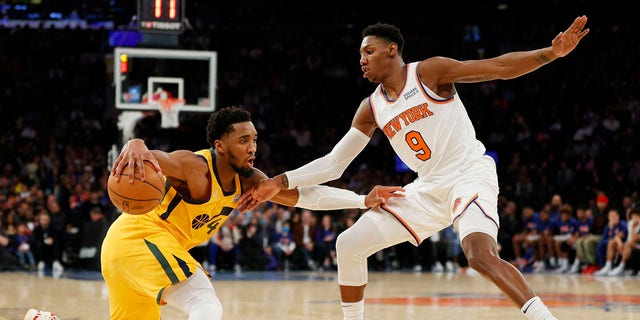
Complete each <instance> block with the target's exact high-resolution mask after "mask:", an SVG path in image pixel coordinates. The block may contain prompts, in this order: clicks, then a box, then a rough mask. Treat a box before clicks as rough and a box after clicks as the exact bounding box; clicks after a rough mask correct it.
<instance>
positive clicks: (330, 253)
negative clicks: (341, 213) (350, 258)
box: [316, 213, 337, 270]
mask: <svg viewBox="0 0 640 320" xmlns="http://www.w3.org/2000/svg"><path fill="white" fill-rule="evenodd" d="M336 237H337V233H336V228H335V226H334V224H333V216H332V215H331V214H329V213H325V214H323V215H322V219H321V220H320V224H319V225H318V227H317V229H316V246H317V247H318V251H319V252H320V254H319V255H318V257H319V260H318V262H319V265H320V267H321V268H322V269H323V270H329V269H334V268H335V267H336Z"/></svg>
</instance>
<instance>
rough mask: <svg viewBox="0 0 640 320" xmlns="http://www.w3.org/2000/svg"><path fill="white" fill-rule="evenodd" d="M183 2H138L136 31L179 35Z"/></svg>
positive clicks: (173, 0) (152, 0)
mask: <svg viewBox="0 0 640 320" xmlns="http://www.w3.org/2000/svg"><path fill="white" fill-rule="evenodd" d="M183 20H184V0H138V29H139V30H141V31H155V32H167V33H180V32H182V29H183Z"/></svg>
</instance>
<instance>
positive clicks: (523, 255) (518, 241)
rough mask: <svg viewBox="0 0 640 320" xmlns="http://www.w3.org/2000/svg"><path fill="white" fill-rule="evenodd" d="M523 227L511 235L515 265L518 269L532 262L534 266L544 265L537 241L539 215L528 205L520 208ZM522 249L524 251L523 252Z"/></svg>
mask: <svg viewBox="0 0 640 320" xmlns="http://www.w3.org/2000/svg"><path fill="white" fill-rule="evenodd" d="M522 221H523V229H522V231H521V232H519V233H518V234H516V235H515V236H514V237H513V251H514V253H515V256H516V265H517V267H518V269H520V271H524V269H525V267H526V266H528V265H529V264H530V263H532V262H533V263H534V264H535V266H534V268H537V269H540V268H542V266H544V263H543V259H544V257H543V256H541V254H540V250H539V245H538V242H539V240H540V233H539V231H538V230H539V226H540V215H539V214H538V213H537V212H535V210H533V208H532V207H530V206H525V207H524V208H522ZM523 250H524V252H523Z"/></svg>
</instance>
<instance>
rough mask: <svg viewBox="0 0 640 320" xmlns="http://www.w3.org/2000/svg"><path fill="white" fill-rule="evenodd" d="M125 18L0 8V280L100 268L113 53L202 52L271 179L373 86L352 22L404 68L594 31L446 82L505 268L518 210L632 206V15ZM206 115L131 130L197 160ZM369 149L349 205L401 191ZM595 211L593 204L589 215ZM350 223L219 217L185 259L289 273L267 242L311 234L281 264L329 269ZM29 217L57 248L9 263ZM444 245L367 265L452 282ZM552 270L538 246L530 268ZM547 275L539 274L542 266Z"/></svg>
mask: <svg viewBox="0 0 640 320" xmlns="http://www.w3.org/2000/svg"><path fill="white" fill-rule="evenodd" d="M167 1H169V0H167ZM163 3H164V2H163ZM139 4H140V5H142V4H145V5H149V4H152V2H151V1H149V2H147V1H139V2H138V3H136V1H124V0H96V1H79V0H78V1H69V0H30V1H25V0H22V1H20V0H14V1H0V75H1V76H0V118H1V120H0V143H1V148H0V205H1V206H2V213H1V214H2V216H1V218H2V219H1V221H2V224H1V225H0V227H1V228H0V237H3V238H5V239H7V241H0V244H2V243H6V245H2V247H3V248H4V249H3V250H4V251H5V252H6V255H4V256H3V257H4V258H3V259H4V260H0V261H5V262H3V263H2V264H0V265H1V268H3V269H23V268H24V269H34V270H35V269H39V266H38V265H41V264H40V263H39V262H41V261H43V262H47V264H46V266H45V267H46V268H48V265H49V263H52V262H56V261H57V262H58V268H61V267H63V268H72V269H73V268H79V269H94V270H97V268H99V263H98V261H97V259H98V257H99V247H100V243H101V239H102V237H103V236H104V232H105V231H106V228H107V227H108V225H109V224H110V223H111V222H112V221H113V220H114V219H115V218H116V217H117V216H118V215H119V214H120V213H119V212H117V211H116V210H115V209H114V208H113V206H112V205H111V204H110V202H109V200H108V196H107V194H106V191H105V186H106V178H107V177H108V165H107V162H108V161H107V158H108V157H107V152H108V151H109V150H110V149H111V148H112V146H113V145H116V146H117V147H119V146H120V145H121V139H122V132H121V130H120V128H118V126H117V123H118V115H119V114H120V113H121V112H122V110H120V109H117V108H116V107H115V101H116V99H117V98H116V97H115V90H114V88H115V84H114V49H115V48H116V47H131V48H157V49H180V50H206V51H215V52H217V58H218V61H217V70H216V76H217V80H216V98H215V104H216V105H217V106H218V107H221V106H227V105H242V106H243V107H244V108H246V109H247V110H249V111H251V112H252V114H253V120H254V122H255V124H256V127H257V129H258V131H259V136H260V139H259V147H258V155H257V158H258V159H257V161H256V164H255V165H256V167H257V168H260V169H261V170H263V171H264V172H265V173H267V174H268V175H275V174H278V173H281V172H283V171H285V170H287V169H293V168H295V167H298V166H300V165H302V164H304V163H306V162H308V161H310V160H313V159H315V158H317V157H319V156H322V155H324V154H326V153H327V152H329V151H330V150H331V148H332V147H333V145H334V144H335V143H336V142H337V141H338V139H339V138H340V137H341V136H342V135H343V134H344V133H345V132H346V131H347V130H348V128H349V126H350V123H351V118H352V116H353V114H354V112H355V110H356V107H357V106H358V104H359V102H360V101H361V100H362V99H363V98H364V97H366V96H368V95H369V94H370V93H371V92H372V91H373V90H374V88H375V86H374V85H373V84H370V83H368V81H367V80H366V79H363V78H362V75H361V71H360V67H359V64H358V60H359V53H358V49H359V44H360V40H361V37H360V32H361V30H362V28H363V27H365V26H366V25H368V24H372V23H376V22H387V23H392V24H395V25H397V26H399V27H400V28H401V30H402V32H403V35H404V37H405V40H406V45H405V49H404V58H405V61H406V62H412V61H416V60H421V59H425V58H428V57H430V56H434V55H442V56H448V57H452V58H455V59H458V60H467V59H480V58H486V57H493V56H496V55H500V54H502V53H506V52H509V51H516V50H529V49H535V48H539V47H543V46H548V45H550V43H551V40H552V39H553V38H554V37H555V36H556V35H557V33H558V32H560V31H563V30H564V29H565V28H566V27H567V26H569V25H570V24H571V22H572V21H573V19H574V18H576V17H577V16H579V15H582V14H585V15H587V16H588V17H589V21H588V23H587V27H589V28H590V29H591V32H590V34H589V35H588V36H587V37H586V38H585V39H584V40H583V41H582V42H581V44H580V45H579V46H578V48H577V49H576V50H575V51H574V52H572V53H571V54H570V55H569V56H567V57H566V58H563V59H560V60H558V61H556V62H554V63H552V64H550V65H547V66H545V67H544V68H542V69H540V70H538V71H536V72H534V73H532V74H529V75H526V76H524V77H521V78H518V79H514V80H510V81H492V82H486V83H482V84H459V85H457V89H458V91H459V92H460V96H461V98H462V99H463V102H464V103H465V105H466V107H467V111H468V113H469V115H470V117H471V119H472V121H473V122H474V125H475V128H476V132H477V136H478V138H479V139H480V140H481V141H482V142H483V143H484V144H485V146H486V147H487V150H488V152H489V153H490V154H491V155H492V156H493V157H494V159H495V160H496V163H497V167H498V173H499V180H500V188H501V197H500V200H499V208H500V214H501V219H502V218H503V217H505V216H506V218H505V219H506V220H507V221H512V220H511V219H513V221H514V223H513V226H512V227H509V228H506V227H505V228H503V229H506V230H505V231H501V232H503V234H502V236H501V239H502V241H504V243H501V244H502V247H503V248H504V250H503V251H502V252H501V254H503V255H504V258H505V259H508V260H513V261H515V260H516V259H517V258H520V257H518V254H517V253H515V252H514V251H513V248H512V246H513V241H512V239H513V236H514V235H516V234H520V233H522V232H524V224H525V222H524V220H523V219H524V218H523V217H522V211H523V208H526V207H529V208H532V209H533V210H534V211H535V212H536V214H537V213H538V212H541V211H545V210H550V211H552V212H554V213H559V208H560V207H561V206H563V205H570V206H571V207H572V210H573V211H576V210H577V209H581V210H588V211H589V214H590V215H591V216H593V217H594V218H595V216H597V215H602V216H606V215H607V214H606V212H607V210H608V208H616V209H618V210H620V212H621V217H622V220H627V219H629V218H628V213H629V212H630V210H631V209H632V208H634V207H635V206H636V204H637V203H638V201H639V200H640V199H639V195H638V187H639V183H640V157H639V150H640V149H639V147H640V139H638V138H637V137H636V136H635V132H637V131H638V130H639V129H640V128H639V124H638V123H639V122H638V121H639V120H640V119H639V118H640V102H639V100H638V94H640V84H639V81H638V80H640V79H639V78H640V63H639V61H638V60H639V55H638V52H639V49H640V43H639V42H638V40H637V33H638V31H639V27H638V23H637V19H638V17H640V12H639V11H638V9H637V8H636V6H632V5H631V4H632V3H631V1H620V0H611V1H606V2H604V1H591V0H582V1H572V2H571V3H569V2H566V1H555V0H554V1H548V0H544V1H535V2H533V1H526V2H522V1H493V0H492V1H447V2H446V3H438V4H432V3H429V2H420V3H408V2H407V3H403V2H400V3H392V4H390V3H388V2H381V1H371V2H365V3H361V2H355V3H352V2H348V1H347V2H342V3H339V4H335V3H331V2H320V1H310V2H305V1H294V2H291V1H280V0H271V1H259V0H258V1H230V2H228V1H227V2H220V1H204V0H200V1H195V0H186V1H185V2H184V3H183V5H184V7H182V6H181V5H182V3H181V2H180V1H178V2H177V8H178V13H177V15H176V17H175V19H174V20H175V21H177V22H178V25H177V26H178V27H179V30H178V31H177V32H157V31H158V30H149V29H145V27H144V26H142V25H141V22H140V21H145V20H144V19H143V18H145V17H146V16H149V15H152V13H150V12H142V13H143V15H146V16H145V17H143V16H141V15H140V13H141V11H139V6H138V5H139ZM181 8H184V11H183V12H180V11H181V10H180V9H181ZM181 13H183V14H184V19H180V18H182V15H181ZM170 20H171V19H170ZM166 21H168V20H166ZM172 21H173V20H172ZM208 116H209V113H206V112H202V113H188V112H181V113H180V126H179V127H178V128H162V126H161V125H160V120H161V119H160V115H159V113H157V112H146V113H145V114H144V117H142V118H141V119H140V120H139V121H138V122H136V124H135V129H134V133H135V136H136V137H140V138H143V139H145V141H146V143H147V146H149V147H150V148H156V149H162V150H175V149H189V150H194V151H195V150H199V149H203V148H208V147H209V146H208V145H207V144H206V140H205V126H206V121H207V119H208ZM384 140H385V139H384V136H382V135H381V134H380V133H379V132H378V133H376V136H374V138H373V139H372V141H371V143H370V145H369V146H368V147H367V148H366V149H365V151H364V152H363V153H362V154H361V155H360V156H359V157H358V158H356V160H355V161H354V162H353V163H352V164H351V165H350V166H349V168H348V169H347V171H346V172H345V174H344V175H343V176H342V177H341V178H340V179H339V180H337V181H334V182H331V183H330V184H331V185H335V186H340V187H344V188H349V189H351V190H354V191H356V192H359V193H363V194H364V193H367V192H368V191H369V190H370V188H371V187H372V186H373V185H375V184H387V185H404V184H406V183H408V182H410V181H412V179H413V178H415V175H414V174H413V173H412V172H407V171H406V170H405V168H404V167H403V165H402V163H400V162H399V161H398V160H397V158H396V157H395V156H394V153H393V151H392V150H391V148H390V147H389V145H388V143H387V142H386V141H384ZM554 196H555V197H554ZM558 197H559V198H560V200H559V203H558V200H557V198H558ZM602 197H605V198H606V207H604V208H600V207H599V206H598V205H597V202H598V201H597V199H600V200H602V201H604V199H605V198H602ZM553 198H556V200H554V201H552V199H553ZM505 212H506V213H505ZM361 213H362V212H361V211H360V210H343V211H330V212H309V213H303V210H301V209H297V208H283V207H280V206H278V205H274V204H270V203H267V204H265V205H264V206H262V207H260V208H259V209H257V210H256V211H254V212H252V213H250V214H248V215H246V216H241V217H238V218H237V219H234V220H233V221H229V223H228V225H227V226H226V227H225V228H227V231H224V229H223V230H222V231H221V232H219V234H218V235H216V236H215V237H214V239H212V241H211V242H210V243H207V244H203V246H201V247H198V248H196V250H194V252H193V254H194V255H198V257H199V259H200V260H201V261H202V262H206V264H207V265H209V267H210V268H214V267H216V268H218V269H231V268H237V266H239V268H242V269H257V270H264V269H271V270H283V269H285V261H288V258H287V257H281V256H278V255H277V254H274V253H273V252H272V249H273V248H274V247H275V246H277V245H278V241H279V238H281V236H279V235H281V234H282V233H283V232H284V231H283V230H284V229H285V228H284V227H283V226H284V225H286V224H291V226H292V227H291V229H292V230H293V229H295V228H294V227H295V226H299V225H301V224H302V223H313V225H314V230H316V229H315V227H317V234H318V237H317V238H315V239H314V241H315V245H316V247H318V248H319V249H313V246H312V249H308V248H307V245H306V244H303V243H298V248H299V251H300V253H299V254H298V256H296V257H295V258H292V259H293V260H291V261H289V262H291V265H289V262H287V266H286V267H287V268H289V267H291V268H297V269H319V268H322V269H333V268H335V256H334V251H333V241H334V239H335V235H337V234H338V233H339V232H340V231H341V230H344V229H345V228H347V227H348V226H349V225H350V224H351V223H353V221H355V220H357V218H358V216H359V215H360V214H361ZM572 214H574V215H575V213H573V212H572ZM44 216H48V217H49V219H50V222H49V223H50V224H51V228H52V229H51V230H54V231H51V232H52V233H53V234H55V236H56V237H57V239H58V240H57V242H56V243H57V245H55V246H50V247H44V248H40V247H41V246H40V245H38V243H34V241H35V240H34V239H31V240H28V241H30V242H29V243H30V244H31V249H32V250H33V254H34V262H35V263H34V264H31V263H30V262H29V259H28V258H25V260H24V261H22V260H20V259H18V258H19V254H18V252H19V251H21V250H20V249H19V246H20V242H19V240H18V238H19V237H18V235H20V233H25V234H27V235H30V236H33V235H34V234H35V233H34V231H35V230H36V228H38V227H39V226H41V225H43V224H44V225H46V223H47V222H46V221H44V222H43V221H41V219H44V220H46V219H47V218H46V217H45V218H43V217H44ZM307 216H309V217H307ZM325 216H326V218H325ZM303 217H305V218H303ZM511 217H513V218H511ZM325 219H326V220H328V222H326V227H324V228H322V227H321V226H322V225H323V223H322V221H323V220H325ZM307 220H309V221H307ZM20 225H24V226H25V227H26V228H22V229H25V230H23V231H22V232H20V231H19V229H21V228H20V227H19V226H20ZM249 226H252V227H253V226H255V227H256V230H257V231H254V232H256V233H257V236H256V237H258V239H259V241H258V242H257V243H258V244H259V245H258V250H255V247H254V248H253V249H251V248H249V247H247V246H249V244H247V243H244V244H241V242H242V241H241V240H242V239H243V238H244V239H247V238H250V237H247V230H248V229H250V228H249ZM503 226H504V224H503ZM545 230H546V229H545ZM504 232H509V233H508V234H504ZM540 232H541V233H543V232H545V231H544V230H542V231H540ZM548 232H551V233H553V232H554V231H548ZM320 234H322V235H323V236H320ZM251 236H254V235H253V232H252V235H251ZM225 237H230V238H225ZM223 238H224V239H223ZM245 242H246V241H245ZM229 244H230V248H229ZM458 247H459V244H457V242H456V235H455V233H451V232H449V233H447V234H445V233H444V232H443V233H442V234H441V235H438V237H437V238H434V239H432V241H425V243H424V244H423V245H421V246H420V247H418V248H415V247H412V246H411V245H407V244H401V245H399V246H397V247H393V248H389V249H386V250H385V251H384V252H381V253H379V254H377V255H375V256H373V257H372V258H371V259H372V261H371V263H370V268H372V269H377V270H393V269H414V270H422V269H426V270H433V268H436V269H437V268H440V267H441V266H445V265H447V262H453V264H452V265H449V266H448V267H451V268H449V269H451V271H454V270H457V269H458V268H463V267H464V262H463V261H459V259H458V258H459V257H458V254H459V248H458ZM38 248H40V249H38ZM91 248H94V251H92V250H91ZM223 248H224V250H223ZM304 248H307V249H304ZM443 248H444V249H443ZM251 250H253V251H251ZM523 250H524V251H526V248H523ZM305 251H308V252H305ZM96 252H98V253H96ZM554 255H555V257H554ZM241 256H242V257H249V260H242V261H254V260H256V259H253V260H252V258H251V257H254V256H262V257H263V258H264V259H262V260H260V261H262V262H261V263H260V264H258V265H253V264H252V263H240V262H238V261H240V260H238V259H239V258H238V257H241ZM557 256H558V253H554V252H553V251H552V250H549V253H548V254H547V257H546V258H548V259H549V258H557ZM12 257H14V258H15V259H13V258H12ZM265 259H266V260H265ZM531 259H533V258H531ZM603 262H604V261H603ZM548 264H550V267H554V263H553V259H552V260H551V262H549V261H548ZM54 266H55V263H54Z"/></svg>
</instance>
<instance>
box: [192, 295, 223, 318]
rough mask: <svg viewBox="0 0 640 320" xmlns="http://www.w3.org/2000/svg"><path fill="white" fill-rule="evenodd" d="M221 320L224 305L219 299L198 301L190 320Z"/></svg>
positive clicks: (194, 305)
mask: <svg viewBox="0 0 640 320" xmlns="http://www.w3.org/2000/svg"><path fill="white" fill-rule="evenodd" d="M191 319H193V320H205V319H206V320H221V319H222V303H220V300H219V299H218V298H215V299H209V300H204V299H198V301H197V302H196V303H194V304H193V308H192V310H191V312H190V313H189V320H191Z"/></svg>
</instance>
